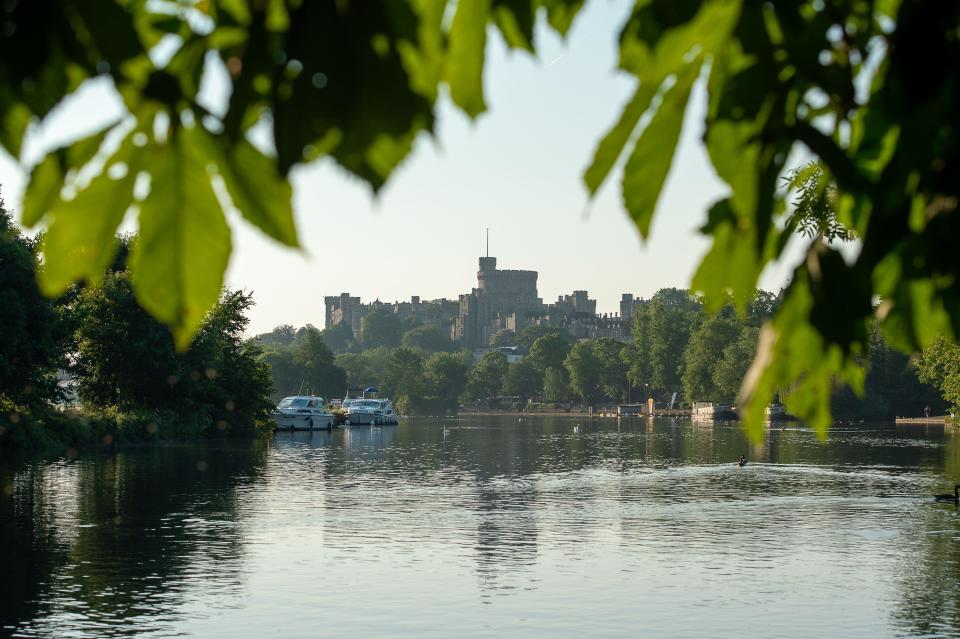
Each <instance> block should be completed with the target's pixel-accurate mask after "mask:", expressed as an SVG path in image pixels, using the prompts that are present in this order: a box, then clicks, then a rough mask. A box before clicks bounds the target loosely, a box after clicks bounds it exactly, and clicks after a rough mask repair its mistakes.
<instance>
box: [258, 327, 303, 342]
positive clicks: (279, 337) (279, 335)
mask: <svg viewBox="0 0 960 639" xmlns="http://www.w3.org/2000/svg"><path fill="white" fill-rule="evenodd" d="M296 336H297V331H296V329H295V328H293V326H291V325H290V324H281V325H280V326H277V327H276V328H274V329H273V330H272V331H270V332H269V333H261V334H260V335H257V339H258V340H260V344H261V345H262V346H264V347H269V346H290V345H291V344H293V339H294V338H295V337H296Z"/></svg>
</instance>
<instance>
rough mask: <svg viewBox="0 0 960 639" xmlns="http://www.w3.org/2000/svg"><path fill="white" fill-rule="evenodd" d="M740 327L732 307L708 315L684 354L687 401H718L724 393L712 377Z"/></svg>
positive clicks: (693, 335)
mask: <svg viewBox="0 0 960 639" xmlns="http://www.w3.org/2000/svg"><path fill="white" fill-rule="evenodd" d="M740 330H741V324H740V322H739V321H738V320H737V317H736V313H735V311H734V310H733V308H732V307H726V308H725V309H723V310H722V311H721V312H719V313H716V314H714V315H709V316H707V317H706V318H705V319H704V320H703V321H702V322H700V324H699V326H698V327H697V328H696V330H694V331H693V334H692V335H691V336H690V342H689V343H688V344H687V347H686V349H684V352H683V362H684V366H683V391H684V394H685V395H686V398H687V401H691V402H694V401H713V402H718V401H721V398H722V395H723V392H722V391H721V390H720V388H719V387H718V386H717V383H716V381H715V374H716V370H717V367H718V365H719V364H720V361H721V360H722V359H723V355H724V352H723V351H724V349H725V348H726V347H727V346H728V345H729V344H731V343H733V342H734V341H735V340H736V338H737V337H738V336H739V335H740Z"/></svg>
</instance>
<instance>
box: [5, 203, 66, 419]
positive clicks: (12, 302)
mask: <svg viewBox="0 0 960 639" xmlns="http://www.w3.org/2000/svg"><path fill="white" fill-rule="evenodd" d="M33 249H34V247H33V246H32V244H31V243H30V242H29V241H28V240H27V239H26V238H24V237H23V236H22V235H21V234H20V232H19V230H18V229H17V227H16V225H15V224H14V223H13V220H12V219H11V217H10V214H9V213H8V212H7V211H6V210H5V209H4V207H3V199H2V198H0V336H2V337H0V398H4V397H5V398H7V399H9V400H12V401H17V402H24V403H28V404H34V403H36V402H42V401H44V400H48V399H52V398H53V397H54V396H55V391H56V377H55V375H54V373H55V372H56V367H57V364H58V362H59V361H60V359H61V357H62V344H60V343H59V340H58V339H57V332H58V331H57V328H56V323H57V313H56V311H55V310H54V306H53V304H52V303H51V302H50V301H49V300H47V299H46V298H44V297H43V296H42V295H41V294H40V290H39V289H38V288H37V281H36V269H37V258H36V255H35V254H34V250H33Z"/></svg>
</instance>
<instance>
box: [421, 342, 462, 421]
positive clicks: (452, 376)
mask: <svg viewBox="0 0 960 639" xmlns="http://www.w3.org/2000/svg"><path fill="white" fill-rule="evenodd" d="M466 357H467V356H466V355H465V354H462V353H434V354H433V355H431V356H430V357H428V358H427V361H426V364H425V365H424V369H425V376H426V382H427V387H428V389H429V391H428V392H429V394H430V395H431V396H433V397H436V398H438V399H439V400H440V401H441V403H442V404H443V407H444V408H445V409H446V410H448V411H456V410H457V406H458V405H459V399H460V395H462V394H463V391H464V389H465V388H466V387H467V361H466Z"/></svg>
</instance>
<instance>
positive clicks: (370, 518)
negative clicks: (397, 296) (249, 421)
mask: <svg viewBox="0 0 960 639" xmlns="http://www.w3.org/2000/svg"><path fill="white" fill-rule="evenodd" d="M577 424H579V426H577ZM957 439H960V438H956V437H954V436H953V435H950V434H946V435H945V434H944V432H943V429H942V428H940V429H924V428H918V427H909V428H899V429H898V428H897V427H895V426H893V425H856V426H849V425H846V426H843V425H841V426H835V427H834V428H833V429H832V430H831V431H830V434H829V436H828V438H827V440H826V441H824V442H821V441H818V440H817V438H816V437H815V436H814V434H813V433H812V432H810V431H809V430H807V429H805V428H803V427H800V426H798V425H787V426H786V427H785V428H784V429H783V430H780V429H779V428H777V429H774V430H772V431H771V432H770V433H769V436H768V438H767V441H766V442H765V443H764V444H762V445H750V444H749V443H748V441H747V439H746V437H745V435H744V434H743V432H742V431H741V430H740V428H739V426H737V425H735V424H716V425H698V424H696V425H695V424H691V423H690V422H689V421H683V420H669V419H656V420H649V421H648V420H645V419H632V420H629V421H624V422H621V423H619V424H618V423H617V422H616V421H613V420H592V421H588V420H585V419H583V418H579V419H578V418H572V417H537V418H534V417H531V418H528V419H527V420H525V421H518V419H517V418H516V417H513V418H506V417H504V418H495V417H472V418H468V419H461V420H435V419H433V420H431V419H423V420H418V419H408V420H404V421H402V422H401V424H400V426H398V427H384V428H369V427H363V428H354V429H347V430H337V431H334V432H332V433H327V432H314V433H297V434H289V433H285V434H278V435H277V436H276V437H275V438H273V439H272V440H270V441H268V442H261V443H255V444H249V443H236V442H228V443H215V444H210V445H191V446H163V447H153V448H141V449H130V450H123V451H121V452H119V453H116V454H113V453H109V452H91V453H82V454H80V455H73V456H71V457H64V458H63V459H56V460H44V461H22V460H21V461H18V462H13V461H10V460H6V461H0V489H2V490H0V635H12V636H71V637H105V636H134V635H136V636H157V637H160V636H174V635H176V636H183V635H188V636H202V637H263V636H280V637H320V636H323V637H349V638H351V639H356V638H358V637H417V638H424V637H444V638H446V637H458V639H459V638H464V637H573V636H580V637H736V638H737V639H741V638H742V637H743V636H744V635H749V636H757V637H805V638H807V637H809V636H811V634H813V635H816V636H821V637H822V636H842V637H870V638H872V639H875V638H877V637H904V636H909V637H941V636H942V637H960V516H958V510H957V507H956V506H954V505H952V504H937V503H934V502H933V500H932V499H931V497H930V495H931V494H932V493H934V492H950V491H952V488H953V483H954V480H955V479H960V444H958V442H957ZM741 453H742V454H745V455H746V456H747V457H748V459H749V460H750V462H749V463H748V464H747V466H745V467H744V468H738V467H737V466H736V465H735V463H734V462H735V461H736V460H737V459H738V457H739V456H740V454H741Z"/></svg>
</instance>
